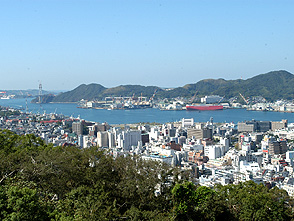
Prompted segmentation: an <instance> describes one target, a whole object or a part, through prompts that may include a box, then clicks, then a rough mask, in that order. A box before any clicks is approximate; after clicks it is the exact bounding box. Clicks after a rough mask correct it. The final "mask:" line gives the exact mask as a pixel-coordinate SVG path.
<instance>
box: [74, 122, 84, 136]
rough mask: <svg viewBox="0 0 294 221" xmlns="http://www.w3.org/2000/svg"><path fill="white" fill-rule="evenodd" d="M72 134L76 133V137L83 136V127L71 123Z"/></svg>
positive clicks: (80, 124) (77, 123)
mask: <svg viewBox="0 0 294 221" xmlns="http://www.w3.org/2000/svg"><path fill="white" fill-rule="evenodd" d="M72 132H73V133H76V134H77V135H78V136H79V135H82V134H83V125H82V122H80V121H79V122H73V123H72Z"/></svg>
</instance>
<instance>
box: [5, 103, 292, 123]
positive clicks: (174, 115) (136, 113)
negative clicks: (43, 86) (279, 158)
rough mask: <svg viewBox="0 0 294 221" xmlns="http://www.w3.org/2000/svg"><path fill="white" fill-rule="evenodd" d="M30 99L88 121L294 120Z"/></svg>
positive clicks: (33, 108) (36, 108) (32, 107)
mask: <svg viewBox="0 0 294 221" xmlns="http://www.w3.org/2000/svg"><path fill="white" fill-rule="evenodd" d="M30 101H31V100H29V99H28V110H29V112H33V113H44V111H46V113H57V114H64V115H66V116H73V117H78V116H79V115H80V117H81V118H82V119H85V120H88V121H95V122H100V123H102V122H107V123H109V124H127V123H139V122H145V123H146V122H150V123H151V122H157V123H166V122H174V121H179V120H181V119H182V118H194V120H195V121H196V122H206V121H209V119H210V117H213V120H214V122H234V123H237V122H239V121H245V120H252V119H255V120H261V121H280V120H282V119H288V121H289V122H294V113H283V112H263V111H247V110H245V109H227V110H220V111H200V112H199V111H185V110H183V111H161V110H159V109H154V108H148V109H137V110H95V109H81V108H77V104H65V103H56V104H42V105H41V106H40V105H39V104H33V103H30ZM0 105H1V106H9V107H14V108H25V107H26V99H10V100H0Z"/></svg>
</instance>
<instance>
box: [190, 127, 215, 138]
mask: <svg viewBox="0 0 294 221" xmlns="http://www.w3.org/2000/svg"><path fill="white" fill-rule="evenodd" d="M187 136H188V138H192V137H194V138H195V139H205V138H208V139H212V129H210V128H202V129H196V128H188V129H187Z"/></svg>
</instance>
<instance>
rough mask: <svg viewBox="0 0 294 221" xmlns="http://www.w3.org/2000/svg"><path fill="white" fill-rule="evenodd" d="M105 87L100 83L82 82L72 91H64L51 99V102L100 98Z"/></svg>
mask: <svg viewBox="0 0 294 221" xmlns="http://www.w3.org/2000/svg"><path fill="white" fill-rule="evenodd" d="M105 90H106V88H105V87H103V86H102V85H100V84H89V85H86V84H82V85H80V86H78V87H77V88H75V89H74V90H72V91H68V92H64V93H61V94H59V95H57V96H56V97H54V98H53V99H52V102H77V101H80V100H82V99H85V100H94V99H97V98H101V94H102V93H103V91H105Z"/></svg>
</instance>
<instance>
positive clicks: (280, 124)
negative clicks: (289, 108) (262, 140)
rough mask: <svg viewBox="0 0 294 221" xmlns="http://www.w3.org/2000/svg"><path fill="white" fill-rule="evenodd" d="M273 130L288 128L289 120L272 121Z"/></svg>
mask: <svg viewBox="0 0 294 221" xmlns="http://www.w3.org/2000/svg"><path fill="white" fill-rule="evenodd" d="M271 124H272V131H275V130H279V129H283V128H286V127H287V126H288V120H282V121H272V122H271Z"/></svg>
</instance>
